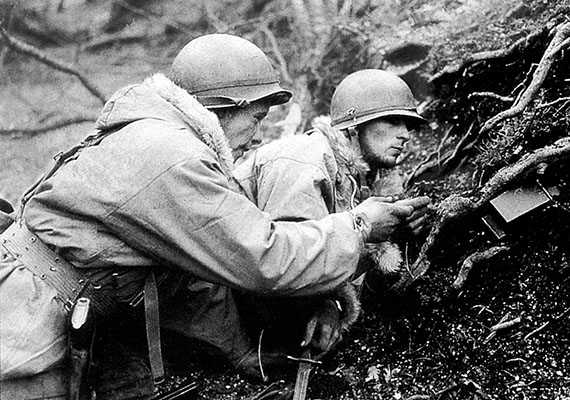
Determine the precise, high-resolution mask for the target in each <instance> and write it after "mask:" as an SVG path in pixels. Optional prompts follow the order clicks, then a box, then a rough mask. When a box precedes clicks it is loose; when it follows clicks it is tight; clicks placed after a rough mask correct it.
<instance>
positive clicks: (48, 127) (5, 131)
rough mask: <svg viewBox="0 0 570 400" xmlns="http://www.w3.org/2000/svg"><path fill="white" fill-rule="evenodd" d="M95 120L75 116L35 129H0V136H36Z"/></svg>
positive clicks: (91, 117) (93, 117) (94, 118)
mask: <svg viewBox="0 0 570 400" xmlns="http://www.w3.org/2000/svg"><path fill="white" fill-rule="evenodd" d="M96 119H97V117H96V116H77V117H69V118H63V119H61V120H59V121H55V122H51V123H49V124H46V125H44V126H40V127H36V128H13V129H0V135H5V136H15V135H25V136H36V135H39V134H41V133H46V132H49V131H53V130H56V129H60V128H64V127H66V126H69V125H74V124H81V123H83V122H92V121H95V120H96Z"/></svg>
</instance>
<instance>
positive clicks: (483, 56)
mask: <svg viewBox="0 0 570 400" xmlns="http://www.w3.org/2000/svg"><path fill="white" fill-rule="evenodd" d="M550 29H552V27H550V26H546V27H543V28H541V29H538V30H537V31H534V32H531V33H530V34H528V35H527V36H525V37H523V38H521V39H519V40H517V41H516V42H514V43H513V44H512V45H511V46H509V47H507V48H504V49H499V50H490V51H481V52H479V53H475V54H470V55H468V56H467V57H465V58H464V59H463V61H462V62H460V63H459V64H454V65H448V66H446V67H445V68H443V69H442V70H441V71H440V72H438V73H437V74H435V75H434V76H433V77H431V79H430V82H432V83H433V82H435V81H437V80H438V79H440V78H441V77H443V76H444V75H447V74H455V73H458V72H459V71H462V70H464V69H466V68H467V67H468V66H469V65H471V64H474V63H476V62H480V61H489V60H495V59H498V58H504V57H507V56H509V55H511V54H515V53H517V52H518V51H520V50H521V49H524V48H526V47H527V46H528V44H529V43H531V42H533V41H534V40H536V39H537V38H539V37H540V36H542V35H544V33H545V32H546V31H549V30H550Z"/></svg>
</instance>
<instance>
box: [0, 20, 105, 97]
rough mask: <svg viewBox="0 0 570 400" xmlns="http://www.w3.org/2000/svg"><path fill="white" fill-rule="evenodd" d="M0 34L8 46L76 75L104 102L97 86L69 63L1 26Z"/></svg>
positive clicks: (59, 69)
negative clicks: (16, 36)
mask: <svg viewBox="0 0 570 400" xmlns="http://www.w3.org/2000/svg"><path fill="white" fill-rule="evenodd" d="M0 36H2V37H3V38H4V40H5V41H6V44H8V46H10V48H11V49H13V50H15V51H17V52H19V53H22V54H26V55H28V56H30V57H33V58H35V59H36V60H38V61H40V62H42V63H44V64H46V65H48V66H50V67H52V68H54V69H57V70H58V71H62V72H65V73H68V74H71V75H74V76H76V77H77V78H78V79H79V81H81V83H82V84H83V86H85V87H86V88H87V90H89V92H91V94H93V95H94V96H95V97H97V98H98V99H99V100H100V101H101V103H105V102H106V98H105V96H104V95H103V93H101V92H100V91H99V90H98V89H97V87H96V86H95V85H94V84H93V83H91V82H90V81H89V79H87V78H86V77H85V76H84V75H83V74H82V73H81V72H79V71H78V70H77V69H76V68H74V67H73V66H72V65H71V64H69V63H66V62H64V61H60V60H57V59H55V58H52V57H51V56H50V55H48V54H46V53H44V52H43V51H41V50H40V49H38V48H36V47H34V46H32V45H30V44H28V43H25V42H22V41H21V40H19V39H17V38H15V37H14V36H12V35H10V34H9V33H8V32H7V31H6V29H4V27H3V26H0Z"/></svg>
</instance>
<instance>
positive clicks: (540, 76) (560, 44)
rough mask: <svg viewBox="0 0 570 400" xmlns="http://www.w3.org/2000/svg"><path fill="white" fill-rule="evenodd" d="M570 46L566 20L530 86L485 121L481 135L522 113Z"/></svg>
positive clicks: (480, 131)
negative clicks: (564, 50)
mask: <svg viewBox="0 0 570 400" xmlns="http://www.w3.org/2000/svg"><path fill="white" fill-rule="evenodd" d="M568 46H570V23H569V22H566V23H563V24H560V25H559V26H557V27H556V34H555V35H554V38H553V39H552V41H551V42H550V44H549V45H548V48H547V49H546V51H545V52H544V54H543V56H542V59H541V60H540V62H539V64H538V66H537V68H536V71H535V72H534V75H533V77H532V81H531V83H530V85H529V86H528V88H527V89H526V90H525V91H524V92H523V94H522V95H521V96H520V97H519V99H518V100H517V102H516V103H515V104H514V105H513V106H512V107H511V108H509V109H508V110H505V111H502V112H500V113H499V114H497V115H495V116H494V117H492V118H490V119H489V120H488V121H487V122H485V124H484V125H483V127H482V128H481V129H480V130H479V136H481V135H482V134H483V133H486V132H488V131H490V130H491V129H493V128H494V127H495V126H497V125H498V124H499V123H501V122H502V121H504V120H506V119H509V118H512V117H514V116H516V115H518V114H520V113H521V112H522V111H523V110H524V109H525V108H526V106H528V104H529V103H530V102H531V100H532V99H533V98H534V96H535V95H536V93H537V92H538V90H539V89H540V87H541V86H542V83H543V82H544V80H545V79H546V76H547V75H548V71H549V70H550V67H551V66H552V64H553V63H554V59H555V56H556V55H557V54H558V53H559V52H560V51H561V50H563V49H565V48H567V47H568Z"/></svg>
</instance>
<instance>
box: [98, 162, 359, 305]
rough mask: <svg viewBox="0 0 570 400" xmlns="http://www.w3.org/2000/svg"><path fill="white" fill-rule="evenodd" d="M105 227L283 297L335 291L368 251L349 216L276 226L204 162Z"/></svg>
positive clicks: (208, 274)
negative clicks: (361, 253)
mask: <svg viewBox="0 0 570 400" xmlns="http://www.w3.org/2000/svg"><path fill="white" fill-rule="evenodd" d="M149 209H150V212H149ZM139 216H140V217H139ZM104 223H105V225H107V226H108V227H109V228H110V229H111V230H112V231H115V232H117V234H120V236H121V238H123V240H125V241H126V242H127V243H128V244H129V245H131V246H132V247H134V248H136V249H138V250H139V251H141V252H142V253H143V254H147V255H149V256H150V257H152V258H153V259H155V260H158V261H159V262H163V263H165V264H167V265H171V266H173V267H178V268H183V269H184V270H187V271H189V272H191V273H193V274H195V275H197V276H199V277H201V278H203V279H206V280H209V281H213V282H218V283H221V284H225V285H230V286H232V287H238V288H241V289H245V290H252V291H255V292H258V293H265V294H276V295H307V294H316V293H320V292H324V291H328V290H331V289H333V288H335V287H336V286H338V285H339V284H340V283H342V282H343V281H344V280H346V279H348V278H349V277H350V276H351V274H352V273H353V272H354V270H355V268H356V264H357V261H358V255H359V251H360V249H361V248H362V246H363V240H362V237H361V234H360V233H359V232H358V231H357V230H355V229H354V226H353V221H352V218H351V216H350V215H349V214H348V213H341V214H336V215H329V216H326V217H324V218H322V219H320V220H311V221H305V222H286V221H281V222H276V221H273V220H272V218H271V217H270V216H269V215H268V214H267V213H264V212H262V211H260V210H259V209H258V208H257V207H256V206H255V205H254V204H253V203H252V202H251V201H249V200H248V199H247V198H246V197H245V196H243V195H241V194H238V193H236V192H235V191H233V190H231V188H230V187H229V185H228V181H227V179H226V177H225V176H224V175H223V173H222V172H221V171H220V169H219V166H218V165H217V164H216V163H215V162H214V161H213V160H209V159H207V158H205V157H196V158H191V159H185V160H182V161H180V162H178V163H177V164H175V165H173V166H172V167H171V168H169V169H168V170H166V171H165V172H164V173H163V174H161V175H160V176H159V177H157V178H156V179H155V180H153V181H152V183H150V184H148V185H146V186H145V187H144V188H143V189H142V190H140V191H139V192H138V193H136V194H135V195H134V196H133V197H131V198H130V199H128V201H126V202H125V203H124V204H121V205H120V206H119V207H117V208H116V209H115V210H113V211H112V212H111V213H109V214H108V215H107V216H106V218H105V221H104Z"/></svg>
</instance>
